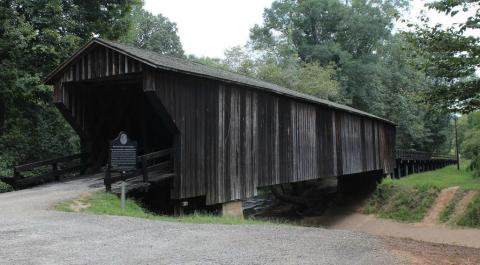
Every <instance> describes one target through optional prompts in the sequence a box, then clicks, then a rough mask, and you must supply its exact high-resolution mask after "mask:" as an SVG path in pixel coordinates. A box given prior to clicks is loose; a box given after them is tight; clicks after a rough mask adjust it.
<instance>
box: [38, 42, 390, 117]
mask: <svg viewBox="0 0 480 265" xmlns="http://www.w3.org/2000/svg"><path fill="white" fill-rule="evenodd" d="M94 44H100V45H103V46H105V47H107V48H110V49H113V50H115V51H117V52H120V53H122V54H124V55H126V56H129V57H131V58H133V59H136V60H138V61H140V62H142V63H144V64H147V65H149V66H151V67H153V68H156V69H163V70H168V71H174V72H179V73H183V74H188V75H195V76H200V77H205V78H210V79H216V80H220V81H223V82H228V83H235V84H239V85H243V86H248V87H252V88H255V89H259V90H263V91H267V92H271V93H275V94H280V95H283V96H287V97H290V98H294V99H298V100H303V101H308V102H312V103H316V104H319V105H322V106H326V107H330V108H334V109H339V110H343V111H346V112H350V113H354V114H357V115H361V116H366V117H369V118H373V119H377V120H381V121H384V122H387V123H390V124H394V123H393V122H391V121H389V120H387V119H384V118H381V117H378V116H375V115H373V114H370V113H368V112H364V111H361V110H358V109H355V108H352V107H349V106H346V105H342V104H338V103H335V102H332V101H329V100H325V99H321V98H318V97H315V96H311V95H308V94H304V93H301V92H298V91H294V90H291V89H287V88H284V87H281V86H278V85H275V84H272V83H269V82H265V81H262V80H258V79H255V78H251V77H247V76H244V75H240V74H237V73H233V72H229V71H226V70H223V69H218V68H214V67H211V66H207V65H204V64H200V63H196V62H192V61H189V60H185V59H180V58H175V57H170V56H166V55H162V54H159V53H156V52H153V51H149V50H144V49H139V48H135V47H132V46H129V45H125V44H120V43H117V42H113V41H107V40H104V39H100V38H93V39H92V40H90V41H89V42H88V43H87V44H85V45H84V46H83V47H82V48H81V49H80V50H79V51H77V52H76V53H75V54H74V55H72V56H71V57H70V58H69V59H67V60H66V61H65V62H64V63H62V64H61V65H59V66H58V67H57V68H55V70H53V71H52V72H51V73H50V74H49V75H48V76H47V78H46V79H45V83H46V84H52V82H53V79H54V78H55V77H56V76H57V74H59V73H60V72H61V71H62V69H63V68H65V67H66V66H67V65H68V64H69V63H70V62H72V61H73V60H75V59H76V58H77V57H78V56H80V55H81V54H82V53H83V52H84V51H85V50H87V49H88V48H89V47H91V46H92V45H94Z"/></svg>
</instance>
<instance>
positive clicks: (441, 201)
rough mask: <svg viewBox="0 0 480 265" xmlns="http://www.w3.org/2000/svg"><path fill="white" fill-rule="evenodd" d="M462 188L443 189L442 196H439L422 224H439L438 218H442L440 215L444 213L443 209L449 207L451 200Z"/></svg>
mask: <svg viewBox="0 0 480 265" xmlns="http://www.w3.org/2000/svg"><path fill="white" fill-rule="evenodd" d="M459 188H460V187H458V186H457V187H450V188H447V189H443V190H442V191H441V192H440V194H439V195H438V197H437V199H436V200H435V203H434V204H433V206H432V208H431V209H430V210H429V211H428V213H427V215H426V216H425V218H424V219H423V221H422V223H423V224H426V225H428V224H430V225H434V224H436V223H437V222H438V218H439V216H440V213H441V212H442V210H443V209H445V207H446V206H447V205H448V203H449V202H450V200H451V199H452V198H453V196H455V192H457V190H458V189H459Z"/></svg>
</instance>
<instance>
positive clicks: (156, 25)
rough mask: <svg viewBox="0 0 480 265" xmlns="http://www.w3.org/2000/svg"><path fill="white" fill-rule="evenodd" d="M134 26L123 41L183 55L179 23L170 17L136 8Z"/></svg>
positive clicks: (142, 47)
mask: <svg viewBox="0 0 480 265" xmlns="http://www.w3.org/2000/svg"><path fill="white" fill-rule="evenodd" d="M132 20H133V23H132V27H131V28H130V30H129V31H128V32H127V33H126V34H125V35H124V36H122V37H121V38H120V41H121V42H124V43H127V44H132V45H134V46H136V47H138V48H141V49H147V50H152V51H154V52H158V53H161V54H166V55H171V56H176V57H182V56H183V55H184V52H183V48H182V43H181V42H180V38H179V37H178V30H177V25H176V24H175V23H173V22H171V21H170V20H168V18H166V17H164V16H162V15H161V14H158V15H156V16H154V15H153V14H152V13H150V12H148V11H145V10H144V9H142V8H141V7H138V8H136V9H135V10H134V12H133V15H132Z"/></svg>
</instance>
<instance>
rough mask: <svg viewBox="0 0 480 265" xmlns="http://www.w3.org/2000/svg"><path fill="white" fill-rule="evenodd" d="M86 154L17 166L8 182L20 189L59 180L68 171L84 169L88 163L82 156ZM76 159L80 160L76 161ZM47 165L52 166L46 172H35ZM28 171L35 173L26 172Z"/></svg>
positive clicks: (73, 171)
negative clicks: (84, 161) (85, 162)
mask: <svg viewBox="0 0 480 265" xmlns="http://www.w3.org/2000/svg"><path fill="white" fill-rule="evenodd" d="M86 155H87V154H85V153H81V154H75V155H69V156H63V157H58V158H54V159H48V160H43V161H38V162H34V163H29V164H24V165H18V166H15V167H14V168H13V178H11V180H10V181H7V182H10V184H12V185H13V186H14V187H15V188H17V189H18V188H25V187H29V186H33V185H37V184H41V183H45V182H49V181H53V180H56V181H59V180H60V179H61V178H62V176H63V175H65V174H67V173H75V172H81V171H83V170H84V169H85V168H86V167H87V165H86V164H84V163H83V161H82V160H83V159H82V158H85V156H86ZM75 160H78V161H77V162H76V163H74V161H75ZM45 166H47V167H50V168H49V169H48V170H46V172H42V173H40V174H35V172H34V171H35V170H38V169H40V168H42V167H45ZM28 172H30V173H33V174H32V175H28V174H25V173H28Z"/></svg>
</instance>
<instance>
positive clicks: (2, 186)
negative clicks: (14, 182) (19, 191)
mask: <svg viewBox="0 0 480 265" xmlns="http://www.w3.org/2000/svg"><path fill="white" fill-rule="evenodd" d="M9 191H13V187H12V186H10V185H9V184H7V183H5V182H2V181H0V193H5V192H9Z"/></svg>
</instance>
